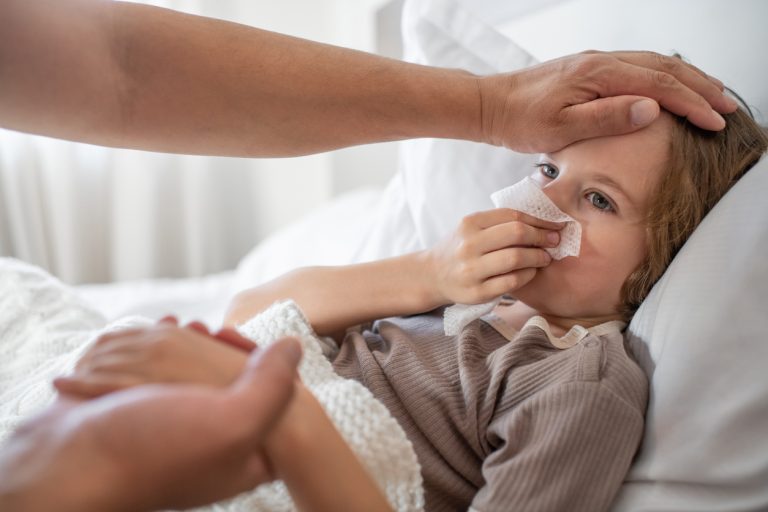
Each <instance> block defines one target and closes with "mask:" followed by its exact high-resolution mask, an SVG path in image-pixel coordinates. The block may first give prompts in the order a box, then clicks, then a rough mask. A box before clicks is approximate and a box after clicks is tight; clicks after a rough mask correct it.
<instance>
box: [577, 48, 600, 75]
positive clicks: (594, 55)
mask: <svg viewBox="0 0 768 512" xmlns="http://www.w3.org/2000/svg"><path fill="white" fill-rule="evenodd" d="M604 61H605V56H604V55H602V54H601V53H599V52H591V53H581V54H578V55H576V56H575V58H574V60H573V61H572V63H571V66H570V71H571V72H572V73H573V74H574V75H576V76H579V77H584V76H588V75H591V74H593V73H595V72H596V71H597V70H598V69H600V68H601V67H602V65H603V63H604Z"/></svg>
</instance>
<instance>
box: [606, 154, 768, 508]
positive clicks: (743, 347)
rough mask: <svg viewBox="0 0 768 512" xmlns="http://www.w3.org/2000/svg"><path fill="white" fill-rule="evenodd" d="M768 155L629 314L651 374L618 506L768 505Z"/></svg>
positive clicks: (635, 339)
mask: <svg viewBox="0 0 768 512" xmlns="http://www.w3.org/2000/svg"><path fill="white" fill-rule="evenodd" d="M766 191H768V158H766V157H763V159H762V160H761V161H760V162H759V163H758V164H757V166H755V167H754V168H753V169H752V170H750V171H749V172H748V173H747V174H746V175H745V176H744V177H743V178H742V179H741V180H740V181H739V183H737V184H736V185H735V186H734V187H733V188H732V189H731V190H730V191H729V192H728V194H726V195H725V197H723V199H721V200H720V202H719V203H718V204H717V205H716V206H715V208H713V209H712V211H711V212H710V213H709V215H708V216H707V217H706V218H705V219H704V221H703V222H702V223H701V225H699V227H698V228H697V229H696V231H695V232H694V233H693V235H692V236H691V238H690V239H689V240H688V242H687V243H686V244H685V245H684V246H683V248H682V249H681V250H680V252H679V253H678V255H677V256H676V257H675V259H674V261H673V262H672V264H671V265H670V266H669V268H668V269H667V272H666V273H665V274H664V276H663V277H662V278H661V280H660V281H659V282H658V283H657V284H656V286H655V287H654V288H653V291H652V292H651V294H650V295H649V296H648V298H647V299H646V300H645V302H644V303H643V304H642V306H641V307H640V309H639V310H638V312H637V314H636V315H635V317H634V319H633V320H632V322H631V323H630V325H629V328H628V333H629V339H630V344H631V346H632V348H633V350H634V352H635V354H636V355H638V357H639V358H640V359H641V363H642V365H643V366H644V368H645V369H646V371H647V372H648V374H649V375H650V377H651V393H650V402H649V406H648V417H647V423H646V432H645V438H644V441H643V445H642V448H641V450H640V453H639V455H638V458H637V460H636V461H635V463H634V465H633V466H632V469H631V471H630V474H629V476H628V477H627V481H626V482H625V485H624V487H623V488H622V491H621V493H620V495H619V498H618V500H617V502H616V508H615V509H616V510H618V511H640V510H642V511H670V510H690V511H694V510H696V511H699V510H712V511H721V512H722V511H731V510H732V511H736V510H768V450H766V449H765V441H766V433H768V373H767V372H766V362H768V333H766V331H767V330H768V329H767V328H768V320H767V319H766V314H768V259H766V254H768V201H766V200H765V197H764V196H765V192H766Z"/></svg>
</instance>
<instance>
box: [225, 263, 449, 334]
mask: <svg viewBox="0 0 768 512" xmlns="http://www.w3.org/2000/svg"><path fill="white" fill-rule="evenodd" d="M428 264H429V262H428V261H427V257H426V253H423V252H420V253H413V254H408V255H405V256H399V257H396V258H390V259H385V260H379V261H374V262H370V263H361V264H357V265H348V266H339V267H305V268H300V269H298V270H294V271H292V272H289V273H287V274H285V275H283V276H281V277H278V278H277V279H275V280H273V281H270V282H268V283H265V284H263V285H261V286H257V287H255V288H251V289H249V290H246V291H244V292H241V293H239V294H238V295H237V296H236V297H235V298H234V299H233V300H232V303H231V305H230V308H229V311H228V312H227V315H226V318H225V320H224V324H225V325H227V326H234V325H237V324H242V323H244V322H245V321H247V320H248V319H249V318H251V317H252V316H253V315H255V314H256V313H258V312H260V311H263V310H264V309H266V308H267V307H268V306H269V305H270V304H272V303H273V302H275V301H277V300H280V299H293V300H294V301H295V302H296V303H297V304H298V305H299V307H301V309H302V311H303V312H304V314H305V315H306V316H307V319H308V320H309V322H310V324H311V325H312V327H313V328H314V330H315V332H316V333H317V334H318V335H321V336H326V335H333V334H335V333H337V332H339V331H343V330H344V329H346V328H347V327H349V326H352V325H358V324H361V323H363V322H366V321H368V320H373V319H376V318H384V317H388V316H396V315H408V314H414V313H421V312H424V311H429V310H431V309H434V308H436V307H438V306H440V305H441V304H443V303H444V302H442V299H441V298H440V297H438V296H437V295H436V294H435V293H434V291H433V289H432V288H431V283H430V282H429V274H428V273H427V272H426V271H425V270H426V267H427V266H428Z"/></svg>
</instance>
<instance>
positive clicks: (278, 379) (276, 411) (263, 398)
mask: <svg viewBox="0 0 768 512" xmlns="http://www.w3.org/2000/svg"><path fill="white" fill-rule="evenodd" d="M301 356H302V352H301V345H299V342H298V341H297V340H296V339H294V338H283V339H281V340H278V341H276V342H275V343H273V344H271V345H270V346H268V347H266V348H263V349H261V348H260V349H257V350H255V351H254V352H253V353H252V354H251V356H250V357H249V359H248V364H247V365H246V367H245V370H244V371H243V373H242V375H241V376H240V377H239V378H238V380H237V382H235V384H234V385H233V388H232V391H233V395H232V400H233V402H234V403H233V406H235V407H237V408H238V410H239V411H240V412H241V414H242V416H244V418H243V419H244V423H245V425H247V428H248V430H249V431H250V433H251V435H252V436H253V438H255V439H261V438H263V436H265V435H266V434H267V433H268V432H269V430H270V429H271V428H272V427H273V426H274V424H275V423H276V422H277V421H278V420H279V419H280V417H281V416H282V414H283V412H284V411H285V409H286V408H287V407H288V404H289V403H290V401H291V398H292V397H293V391H294V389H295V382H296V376H297V372H296V367H297V366H298V364H299V361H301Z"/></svg>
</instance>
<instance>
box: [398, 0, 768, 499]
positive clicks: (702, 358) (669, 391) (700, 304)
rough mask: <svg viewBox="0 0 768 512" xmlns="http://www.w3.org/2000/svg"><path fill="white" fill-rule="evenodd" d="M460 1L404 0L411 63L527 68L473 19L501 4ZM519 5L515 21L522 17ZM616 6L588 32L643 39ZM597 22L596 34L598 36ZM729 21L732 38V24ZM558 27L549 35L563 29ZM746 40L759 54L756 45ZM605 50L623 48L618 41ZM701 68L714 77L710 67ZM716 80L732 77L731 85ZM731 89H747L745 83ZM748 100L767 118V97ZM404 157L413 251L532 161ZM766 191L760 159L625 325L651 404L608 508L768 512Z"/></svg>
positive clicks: (477, 148)
mask: <svg viewBox="0 0 768 512" xmlns="http://www.w3.org/2000/svg"><path fill="white" fill-rule="evenodd" d="M600 1H601V0H580V1H572V2H555V1H548V2H545V3H544V4H543V5H544V6H545V7H546V8H552V9H554V7H552V6H553V5H554V6H555V7H563V8H564V7H566V6H573V5H577V7H576V8H575V9H574V11H573V13H572V14H573V15H574V16H575V15H576V14H578V12H579V9H578V6H584V5H589V6H593V7H594V5H596V3H599V2H600ZM603 3H605V2H603ZM466 4H467V7H463V6H461V5H459V4H457V3H455V2H452V1H437V0H424V1H418V2H417V1H412V0H409V1H408V2H406V4H405V8H404V19H403V29H404V38H405V46H406V57H407V58H409V59H410V60H414V61H416V62H419V63H423V64H434V65H443V66H451V67H463V68H466V69H469V70H470V71H473V72H477V73H492V72H496V71H510V70H514V69H516V68H519V67H521V66H526V65H529V64H531V63H533V62H534V59H533V58H532V57H531V56H530V55H528V54H527V53H526V52H525V51H524V50H523V49H522V48H521V47H520V46H517V45H516V44H515V43H513V42H512V41H510V40H509V39H508V38H507V37H506V36H502V35H500V33H499V32H498V31H497V30H496V29H494V28H491V27H490V26H489V25H487V24H485V23H484V22H482V21H479V20H478V19H477V18H476V17H475V15H474V12H470V10H471V9H488V8H490V7H493V6H499V5H501V3H500V0H499V1H493V0H484V1H483V2H478V3H474V2H469V1H467V2H466ZM509 4H510V3H509V2H505V3H504V5H507V6H509ZM515 5H518V4H517V3H516V4H515ZM520 5H522V4H520ZM527 5H528V4H527ZM654 5H656V6H657V8H658V6H659V5H660V4H659V3H658V2H656V3H655V4H654ZM664 5H666V6H668V3H665V4H664ZM686 5H687V7H686V8H687V9H688V10H689V11H690V10H692V9H693V10H695V9H697V8H696V7H694V6H693V2H689V3H688V4H686ZM748 5H749V7H748V8H747V9H741V8H739V9H733V6H730V7H729V8H728V9H729V12H731V14H730V16H736V14H735V13H734V11H735V12H736V13H738V15H739V17H740V18H739V19H742V20H743V19H745V18H749V17H750V16H752V17H756V18H758V19H760V16H759V13H758V12H757V10H760V9H764V8H765V7H763V6H764V5H765V4H760V3H759V2H750V3H749V4H748ZM528 7H529V9H528V10H533V8H531V7H530V5H529V6H528ZM505 9H506V8H505ZM505 9H501V11H505ZM515 9H517V7H516V8H515ZM515 9H511V8H509V9H506V11H505V12H506V13H507V14H509V13H510V12H512V11H515ZM520 9H522V10H523V11H524V10H525V9H523V8H522V7H520ZM520 9H518V10H517V11H515V13H513V14H517V15H519V14H520V12H521V10H520ZM622 9H623V10H622ZM498 10H499V9H497V11H498ZM667 10H668V9H665V10H664V11H663V12H665V13H666V12H667ZM678 10H679V9H678ZM507 11H509V12H507ZM613 11H615V12H616V14H617V15H618V13H619V12H622V13H623V14H622V16H623V18H620V19H619V20H618V22H617V23H613V22H612V21H611V20H610V19H603V20H602V25H600V24H594V23H593V24H591V25H589V26H590V31H593V32H594V34H592V32H590V34H591V35H594V37H595V38H598V37H602V36H605V35H606V34H608V35H610V34H613V35H614V36H616V37H617V38H618V37H619V36H620V35H622V34H623V35H626V36H627V37H640V36H642V35H643V34H645V33H646V32H647V31H638V30H636V25H635V24H634V21H635V18H634V16H632V15H631V14H632V13H633V12H634V8H633V10H631V11H626V7H624V6H622V7H619V6H614V7H613V9H612V12H613ZM625 11H626V12H625ZM485 12H486V14H487V12H489V11H487V10H486V11H485ZM553 12H554V11H553ZM657 12H661V11H657ZM589 13H592V14H594V13H593V11H592V10H589V9H587V10H585V11H584V12H582V13H581V14H582V15H587V14H589ZM526 15H527V16H529V19H534V20H535V21H536V25H535V29H532V34H535V37H534V36H532V37H531V38H530V42H531V45H530V46H529V48H530V50H531V52H533V51H534V46H535V41H536V40H537V38H538V39H541V38H542V37H545V38H546V37H549V35H550V34H549V32H548V31H547V32H545V33H544V34H543V35H542V27H547V28H548V27H549V25H547V22H548V20H547V18H546V17H543V16H538V17H535V16H533V15H531V14H530V13H527V14H526ZM656 16H657V18H658V14H656ZM763 18H764V16H763ZM564 19H565V20H566V21H567V23H564V25H568V24H570V25H571V30H574V27H577V28H578V27H582V26H583V25H582V24H581V21H580V20H577V19H576V18H575V17H573V16H572V17H570V18H564ZM622 19H623V20H624V22H625V23H624V24H623V25H622V24H621V23H620V22H621V20H622ZM723 19H725V18H723ZM729 19H730V18H729ZM506 21H508V20H506ZM561 21H562V19H561ZM656 21H658V20H656ZM713 21H714V23H716V24H720V23H721V20H720V19H717V20H713ZM585 23H586V22H585ZM601 26H602V28H603V29H604V31H605V32H603V33H602V34H600V33H598V32H599V30H600V29H601ZM729 26H733V27H736V28H734V30H740V29H739V27H740V26H741V25H739V24H738V23H736V24H735V25H734V24H732V25H729ZM518 28H519V26H518ZM577 31H578V30H577ZM705 32H706V37H704V38H702V39H701V40H702V41H704V42H710V43H711V41H712V37H711V36H712V34H715V33H720V31H719V30H717V31H711V30H710V31H705ZM554 33H555V34H556V35H557V36H558V37H555V38H554V39H555V40H557V39H558V38H559V32H557V31H555V32H554ZM755 37H758V36H757V35H756V36H755ZM760 37H765V35H760ZM744 40H745V44H747V46H748V47H749V46H751V47H753V49H754V47H755V45H754V44H753V41H752V39H750V38H744ZM614 44H615V45H616V48H622V47H625V48H626V47H632V46H625V45H622V43H621V42H620V41H619V39H615V40H614ZM729 45H730V42H729ZM729 48H730V46H729ZM583 49H585V48H581V47H577V48H570V49H568V50H566V51H564V53H572V52H575V51H580V50H583ZM608 49H610V48H608ZM671 49H672V48H670V49H660V50H661V51H669V50H671ZM675 49H679V50H680V51H682V52H684V53H686V54H689V55H690V56H693V55H698V54H697V52H699V51H702V52H704V53H706V51H705V50H706V48H705V49H703V50H698V49H697V50H696V51H692V48H691V47H690V46H686V45H683V46H681V47H678V48H675ZM711 53H719V55H723V53H724V52H711ZM543 57H548V56H543ZM692 58H693V57H692ZM718 58H719V57H718ZM696 59H697V63H698V56H696ZM732 60H735V59H732ZM746 62H747V66H748V67H747V68H746V73H745V74H746V75H749V76H752V75H751V74H752V72H753V71H754V69H755V68H754V63H755V62H758V61H757V60H751V59H747V60H746ZM707 71H710V72H711V73H713V74H715V75H718V72H717V70H716V69H713V70H711V69H707ZM742 71H744V69H742ZM759 73H760V72H757V74H756V75H755V76H757V77H758V78H759V76H760V75H759ZM721 78H724V79H726V80H727V81H728V82H729V83H730V81H729V80H728V77H726V76H721ZM737 83H741V82H737ZM735 87H736V89H737V90H739V92H742V91H741V89H740V87H741V86H740V85H736V86H735ZM745 98H746V99H747V101H748V102H749V103H751V104H752V105H755V101H757V106H758V108H759V109H761V110H763V111H764V112H768V108H766V107H768V105H765V102H764V101H763V99H762V98H763V97H762V96H760V97H757V98H753V97H751V96H746V95H745ZM402 155H403V157H402V163H401V169H400V172H401V174H400V175H399V179H400V183H399V185H398V188H397V189H396V190H395V192H397V193H399V194H402V196H400V197H399V198H394V197H393V198H392V201H393V202H396V201H397V200H400V201H404V202H405V203H406V205H407V210H406V212H407V214H405V215H403V216H404V217H408V222H410V224H411V226H410V229H411V233H412V237H413V239H412V240H411V247H412V248H413V249H414V250H415V249H418V248H421V247H425V246H428V245H430V244H432V243H434V242H435V241H436V239H437V238H439V237H440V236H443V235H444V234H446V233H448V232H450V231H451V230H452V229H453V228H454V227H455V225H456V223H457V222H458V219H459V218H460V217H461V216H462V215H464V214H465V213H467V212H469V211H473V210H479V209H483V208H490V207H491V203H490V201H489V199H488V196H489V195H490V193H491V192H493V191H494V190H497V189H500V188H502V187H503V186H506V185H508V184H509V183H512V182H515V181H517V180H519V179H520V178H521V177H522V176H524V175H526V174H527V173H528V172H529V169H528V164H529V163H530V162H531V161H532V160H531V161H529V162H526V158H527V157H525V156H522V155H517V154H515V153H513V152H511V151H508V150H505V149H500V148H494V147H490V146H483V145H476V144H470V143H463V142H457V141H447V140H417V141H410V142H408V143H405V144H404V145H403V153H402ZM766 191H768V159H766V158H764V159H763V160H762V161H761V162H760V164H759V166H758V167H756V168H755V169H752V170H751V171H750V172H749V173H748V174H747V175H746V176H745V177H744V178H743V179H742V180H741V182H740V183H738V184H737V185H736V186H735V187H734V188H733V190H731V191H730V192H729V193H728V194H727V195H726V197H724V198H723V200H722V201H721V202H720V203H719V204H718V205H717V207H716V208H715V209H714V210H713V211H712V212H710V214H709V215H708V216H707V218H706V219H705V221H704V222H703V223H702V225H701V226H700V227H699V228H698V229H697V230H696V232H695V233H694V235H693V236H692V237H691V239H690V240H689V241H688V243H687V244H686V245H685V246H684V247H683V249H682V250H681V251H680V253H679V254H678V256H677V258H676V259H675V261H674V262H673V264H672V265H671V266H670V268H669V270H668V271H667V273H666V274H665V275H664V277H663V278H662V279H661V281H660V282H659V283H658V284H657V286H656V287H655V288H654V290H653V292H652V293H651V295H650V296H649V298H648V299H647V300H646V301H645V303H644V304H643V306H642V307H641V308H640V310H639V311H638V313H637V315H635V318H634V319H633V321H632V323H631V324H630V326H629V330H628V332H629V336H630V338H631V344H632V346H633V349H634V351H635V353H636V354H637V355H638V357H640V359H641V363H642V365H643V366H644V368H645V369H646V371H647V372H648V374H649V376H650V377H651V401H650V404H649V414H648V419H647V426H646V436H645V440H644V443H643V446H642V448H641V451H640V453H639V455H638V459H637V461H636V463H635V464H634V465H633V467H632V468H631V470H630V473H629V475H628V478H627V482H626V483H625V485H624V486H623V487H622V489H621V491H620V493H619V496H618V498H617V502H616V504H615V510H618V511H621V512H625V511H633V512H634V511H636V512H640V511H671V510H712V511H715V510H717V511H736V510H768V483H766V482H768V450H764V449H762V444H763V442H764V438H765V432H768V374H767V373H766V372H765V370H764V369H763V366H764V365H765V361H768V336H767V335H766V334H764V331H765V329H766V327H768V321H767V320H766V319H765V315H766V312H768V263H766V259H765V254H768V202H766V201H765V200H764V199H763V198H762V197H761V196H762V194H764V193H765V192H766ZM398 211H401V210H398ZM384 242H386V240H384ZM398 248H401V247H400V246H398Z"/></svg>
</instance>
